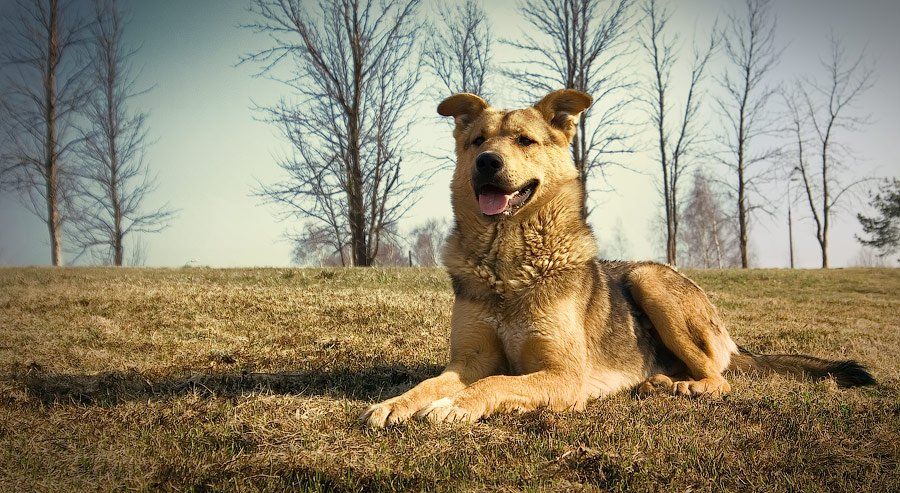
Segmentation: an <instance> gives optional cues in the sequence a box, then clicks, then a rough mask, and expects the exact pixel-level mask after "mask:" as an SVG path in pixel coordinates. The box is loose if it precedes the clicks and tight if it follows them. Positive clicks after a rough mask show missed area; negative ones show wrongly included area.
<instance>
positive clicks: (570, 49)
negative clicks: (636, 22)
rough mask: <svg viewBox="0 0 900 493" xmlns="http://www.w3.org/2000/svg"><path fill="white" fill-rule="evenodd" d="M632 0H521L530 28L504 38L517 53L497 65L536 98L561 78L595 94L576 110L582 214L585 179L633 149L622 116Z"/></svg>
mask: <svg viewBox="0 0 900 493" xmlns="http://www.w3.org/2000/svg"><path fill="white" fill-rule="evenodd" d="M631 4H632V0H524V1H523V2H522V3H521V5H520V7H519V10H520V11H521V12H522V14H523V15H524V17H525V20H526V21H527V22H528V23H529V24H531V25H532V26H533V27H534V30H535V31H536V35H531V34H525V35H524V36H523V38H522V39H521V40H519V41H514V40H505V41H504V43H505V44H507V45H509V46H511V47H513V48H515V49H516V50H519V51H520V52H521V53H523V56H522V58H521V59H520V60H519V61H517V62H515V64H514V65H513V68H510V69H507V70H504V71H503V73H504V74H505V75H506V76H507V77H508V78H510V79H511V80H513V81H515V82H516V83H518V84H520V85H522V86H524V89H525V91H526V92H527V93H528V95H529V96H530V97H531V98H532V99H535V100H536V99H537V98H539V97H541V96H543V95H544V94H547V93H548V92H550V91H552V90H556V89H559V88H560V86H561V87H563V88H566V89H577V90H579V91H582V92H586V93H588V94H590V95H592V96H593V98H594V102H593V104H592V105H591V108H590V109H589V110H587V111H584V112H582V113H581V116H580V118H579V121H578V134H577V135H576V137H575V139H574V140H573V141H572V157H573V158H574V161H575V166H576V167H577V168H578V171H579V172H580V174H581V186H582V190H583V192H584V193H583V195H584V200H585V202H584V204H583V207H582V210H583V214H584V215H585V216H587V215H588V213H589V211H588V208H587V202H586V201H587V195H588V190H589V187H588V181H589V179H590V178H591V175H592V174H593V173H594V172H599V173H600V174H601V175H602V174H604V173H605V172H606V171H607V169H608V168H609V167H610V166H613V165H616V164H618V161H617V159H616V158H617V157H618V156H620V155H622V154H628V153H632V152H634V148H633V147H632V146H631V144H630V141H629V139H630V138H631V137H632V136H633V135H634V131H633V130H632V127H633V126H632V125H630V124H629V123H628V122H627V121H625V120H624V118H623V115H624V114H625V109H626V108H627V107H628V106H629V105H630V103H631V102H632V101H633V99H634V98H633V97H632V96H631V94H630V89H632V88H633V86H634V84H633V83H632V82H631V81H630V80H629V78H628V77H627V76H626V74H627V73H628V71H627V70H628V67H627V56H628V55H629V54H630V52H631V38H630V28H631V26H632V18H633V15H632V13H631V11H632V9H631Z"/></svg>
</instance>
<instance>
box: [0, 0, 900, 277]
mask: <svg viewBox="0 0 900 493" xmlns="http://www.w3.org/2000/svg"><path fill="white" fill-rule="evenodd" d="M11 3H12V2H11V1H10V0H2V4H3V6H2V9H3V10H0V13H2V12H3V11H5V9H7V8H9V6H10V5H9V4H11ZM486 3H487V4H488V5H487V10H488V14H489V16H490V20H491V24H492V26H494V27H493V29H494V33H495V37H497V38H501V37H508V38H514V37H516V36H518V35H520V33H521V30H522V29H523V28H524V25H523V24H522V22H521V19H520V18H519V16H518V15H517V12H516V9H515V2H512V1H494V2H486ZM127 4H128V5H129V8H130V9H131V11H132V14H133V17H134V20H133V22H132V24H131V27H130V31H129V33H128V36H129V38H130V39H131V41H132V42H133V43H136V44H141V45H142V46H143V49H142V50H141V52H140V54H139V57H138V62H139V64H140V65H142V66H143V70H144V72H143V73H144V76H145V77H146V80H147V82H148V84H154V89H153V91H151V92H150V93H149V94H147V95H146V96H142V97H141V98H140V100H139V101H137V103H138V104H139V105H141V106H142V107H143V108H146V109H147V110H149V112H150V127H151V135H152V137H153V138H154V139H156V144H155V145H154V146H153V147H152V148H151V150H150V152H149V154H148V159H149V162H150V163H151V167H152V168H153V170H154V171H155V172H156V173H157V174H158V181H159V188H158V190H157V191H156V193H155V194H154V195H153V196H152V197H151V198H150V201H151V202H152V203H155V204H157V203H163V202H169V203H170V204H171V205H172V206H173V207H176V208H178V209H180V210H181V212H180V213H179V215H178V217H177V218H176V219H175V220H174V221H173V222H172V225H171V227H170V228H169V229H167V230H166V231H164V232H163V233H160V234H157V235H152V236H148V237H146V239H145V240H146V243H147V248H148V258H147V265H153V266H180V265H184V264H185V263H188V262H194V263H196V264H200V265H211V266H263V265H287V264H289V262H290V245H289V244H288V243H287V242H286V241H284V240H283V238H282V234H283V232H284V231H285V230H286V229H288V228H290V227H291V225H290V224H286V223H283V222H278V221H277V220H276V219H275V215H274V212H276V211H275V210H273V209H272V208H271V207H270V206H266V205H263V204H261V203H260V201H259V200H258V199H257V198H255V197H252V196H251V189H252V188H253V186H254V184H255V183H256V180H260V181H263V182H271V181H273V180H275V179H277V178H278V176H279V172H278V169H277V167H276V165H275V161H276V159H275V156H276V155H277V154H278V153H279V152H280V151H281V150H282V149H284V147H283V146H284V144H283V142H281V141H280V140H279V137H278V136H277V135H276V134H275V132H274V131H273V129H272V128H270V127H269V126H267V125H266V124H264V123H260V122H257V121H255V120H254V119H253V116H254V113H253V111H252V110H251V104H252V103H251V99H253V100H254V101H257V102H260V103H266V102H270V101H273V100H275V99H277V98H278V97H279V96H280V95H282V94H284V92H283V91H284V88H283V87H282V86H280V85H278V84H276V83H273V82H271V81H267V80H260V79H253V78H251V77H250V69H249V68H247V67H235V66H234V65H235V63H236V62H237V60H238V57H239V56H240V55H241V54H242V53H245V52H246V51H248V50H249V49H250V48H252V47H257V46H260V43H261V42H264V40H263V39H261V38H258V37H255V36H254V35H253V34H252V33H250V32H248V31H246V30H242V29H240V28H238V27H237V26H238V25H239V24H240V23H242V22H245V21H246V20H247V17H246V11H245V8H246V5H247V2H246V1H244V0H235V1H210V0H182V1H171V0H167V1H153V2H144V1H134V2H127ZM734 4H735V2H733V1H729V2H724V1H723V2H719V1H712V0H681V1H672V2H670V5H672V6H673V7H676V8H677V12H676V17H675V20H674V22H675V23H676V25H677V26H678V27H679V30H680V31H681V33H682V34H683V36H685V37H686V38H688V39H689V37H690V36H691V35H692V33H693V32H694V30H695V29H696V30H697V31H698V32H702V31H703V29H704V28H705V27H706V26H708V25H709V24H710V23H711V22H712V20H713V19H714V18H715V17H716V16H717V15H720V14H721V12H722V9H724V8H728V7H729V5H734ZM776 10H777V16H778V26H779V30H778V42H779V43H780V44H786V45H788V48H787V49H786V51H785V52H784V56H783V59H782V61H781V63H780V65H779V66H778V68H777V70H776V71H775V72H774V73H773V78H774V80H776V81H779V80H790V79H791V78H793V77H794V76H795V75H801V74H810V75H815V74H816V73H817V72H815V71H816V70H817V68H818V65H817V64H818V62H817V57H818V56H819V55H820V54H821V55H824V54H825V53H826V51H825V50H826V45H825V40H826V36H827V34H828V31H829V29H830V28H832V27H833V28H834V29H835V30H836V31H837V32H838V33H839V35H840V36H841V37H842V38H843V39H844V40H845V41H846V43H847V45H848V48H849V49H850V50H851V52H852V51H853V50H859V49H861V48H863V47H864V46H865V47H867V50H868V53H869V55H870V56H871V58H872V59H873V60H874V61H876V62H877V63H876V67H877V73H878V79H877V84H876V86H875V87H874V88H873V89H872V90H871V91H870V92H869V93H868V94H867V95H866V97H865V98H864V99H863V100H861V101H860V107H861V108H862V109H863V110H864V111H866V112H868V113H870V114H871V116H872V119H873V121H874V123H873V124H872V125H871V126H870V127H868V128H866V129H865V130H864V131H863V132H860V133H858V134H854V135H848V136H846V137H843V136H842V138H844V142H846V143H848V144H850V145H852V146H853V148H854V149H855V150H856V151H857V153H858V162H857V163H855V164H854V165H853V166H854V173H855V174H856V175H857V176H890V175H893V176H897V175H900V157H898V152H897V143H898V139H900V119H898V118H897V115H900V96H898V94H897V92H898V88H900V68H898V65H900V64H898V62H900V56H898V54H897V51H898V49H900V30H898V29H897V26H898V25H900V2H897V1H896V0H868V1H860V2H844V1H838V0H828V1H824V0H781V1H779V2H776ZM426 12H427V10H426ZM514 57H515V53H513V52H511V51H510V50H509V49H507V48H500V47H498V49H497V51H496V61H497V62H498V63H503V62H504V61H507V60H509V59H511V58H514ZM642 63H643V60H635V62H634V66H636V67H642V65H640V64H642ZM641 70H643V69H641ZM716 70H718V67H716ZM642 73H643V72H642ZM431 82H432V81H431V80H430V79H428V78H426V79H425V84H423V89H424V88H426V87H427V86H428V84H430V83H431ZM493 82H494V85H493V87H492V88H493V92H494V93H495V94H496V96H495V97H494V99H493V100H492V101H491V102H492V103H493V104H494V105H496V106H507V107H508V106H513V105H515V104H516V102H517V101H519V100H520V99H521V94H520V93H518V92H517V91H515V90H514V88H513V86H512V85H511V84H509V83H508V81H503V80H501V79H500V78H499V77H496V78H495V79H494V81H493ZM436 104H437V101H436V100H435V101H432V100H428V99H425V100H424V101H423V102H422V103H421V105H419V106H418V107H417V108H415V110H416V112H417V114H418V116H419V119H420V121H419V123H418V124H417V125H416V126H415V128H414V131H413V134H412V137H413V139H412V143H413V147H414V148H415V149H418V150H425V151H428V152H430V153H435V152H438V151H436V150H435V149H434V145H435V144H434V143H441V144H439V145H438V147H440V148H442V149H445V150H446V149H449V143H450V126H449V125H448V124H447V123H444V122H441V121H440V120H439V119H438V118H437V117H436V116H434V108H435V106H436ZM626 164H628V165H629V166H630V167H631V168H633V169H635V170H637V171H638V172H637V173H635V172H625V171H621V172H614V173H612V174H611V175H610V176H609V180H610V183H609V184H610V185H612V186H614V187H615V189H616V191H615V192H612V193H605V194H600V195H596V196H595V197H594V198H595V199H596V201H597V203H598V206H597V207H596V208H595V211H594V213H593V215H592V217H591V220H592V223H593V224H594V226H595V231H596V233H597V235H598V237H599V238H600V241H601V243H602V242H603V241H604V238H605V237H606V236H607V235H608V233H610V231H611V229H612V228H613V226H614V225H615V224H616V222H617V220H619V219H621V222H622V224H623V225H624V232H625V234H626V236H627V238H628V242H629V245H630V248H631V251H632V255H631V257H632V258H654V257H655V256H656V251H655V249H654V248H653V246H652V245H651V242H650V237H651V234H652V231H651V224H652V220H653V217H655V215H656V214H657V213H658V206H657V205H656V204H658V199H657V198H656V191H655V186H654V184H653V181H652V177H651V176H652V174H653V173H655V172H656V168H655V163H654V162H653V160H652V154H650V153H648V152H642V153H638V154H636V155H634V156H632V157H630V158H629V159H628V161H627V163H626ZM432 165H433V163H424V162H423V163H421V169H426V168H430V167H431V166H432ZM414 167H415V165H412V164H411V165H410V167H409V168H408V169H407V172H408V173H417V172H419V171H421V170H420V169H418V168H416V169H413V168H414ZM448 179H449V172H442V173H439V174H438V175H436V176H435V177H434V179H433V180H432V182H431V184H430V185H429V186H428V188H427V189H426V190H425V191H424V192H423V194H422V200H421V201H420V202H419V203H418V205H417V206H416V207H415V208H414V210H413V211H412V213H411V214H410V216H409V217H408V218H407V220H406V221H405V223H404V226H405V229H408V228H409V227H411V226H413V225H415V224H417V223H419V222H422V221H424V220H425V219H427V218H429V217H449V214H450V208H449V203H448V198H449V193H448ZM774 186H775V187H780V188H783V187H784V185H783V184H776V185H774ZM776 190H777V188H776ZM772 195H773V197H776V196H779V195H783V192H782V193H781V194H779V193H778V192H776V191H774V190H773V192H772ZM856 208H857V207H856V206H851V207H850V209H853V210H855V209H856ZM799 215H801V216H802V217H803V218H806V217H808V215H807V214H803V213H802V212H801V213H800V214H799ZM755 219H756V220H755V223H754V228H753V230H752V233H751V241H752V243H753V246H754V251H755V257H756V262H755V265H757V266H772V267H780V266H785V265H786V264H787V258H788V254H787V233H786V225H785V221H786V220H785V218H784V217H783V216H782V215H777V216H775V217H772V218H769V217H757V218H755ZM857 230H858V224H857V222H856V219H855V217H854V216H853V214H850V213H846V214H843V215H842V216H840V217H839V218H838V219H837V221H836V224H835V225H834V228H833V230H832V232H831V241H832V251H831V256H832V259H833V264H834V265H835V266H841V265H845V264H847V263H848V262H852V261H853V260H854V258H855V257H856V255H857V253H858V250H859V248H858V244H857V243H856V241H855V240H854V239H853V234H854V233H855V232H857ZM812 232H813V229H812V224H811V222H810V221H808V220H803V221H801V222H800V223H799V224H797V225H796V226H795V241H796V252H797V258H798V264H799V265H801V266H816V265H817V264H818V262H819V260H818V259H819V254H818V250H817V246H816V244H815V240H814V238H813V236H812V234H813V233H812ZM48 263H49V247H48V240H47V233H46V228H45V226H44V225H43V224H42V223H41V222H40V221H39V220H38V219H37V218H36V217H34V216H31V215H30V214H28V213H27V212H26V211H25V210H24V209H23V208H22V207H21V206H19V205H18V203H17V202H16V200H15V198H14V197H12V196H10V195H9V194H8V193H4V194H3V195H2V196H0V264H9V265H29V264H40V265H44V264H48Z"/></svg>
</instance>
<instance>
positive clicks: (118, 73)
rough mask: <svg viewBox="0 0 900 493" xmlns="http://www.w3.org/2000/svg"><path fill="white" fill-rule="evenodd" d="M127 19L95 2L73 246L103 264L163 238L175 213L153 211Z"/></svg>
mask: <svg viewBox="0 0 900 493" xmlns="http://www.w3.org/2000/svg"><path fill="white" fill-rule="evenodd" d="M126 24H127V23H126V20H125V19H124V17H123V12H122V9H121V7H120V5H119V2H118V1H117V0H95V1H94V19H93V22H92V23H91V35H90V46H91V55H92V56H91V64H90V70H89V74H90V77H89V79H90V84H91V89H92V93H91V97H90V98H89V99H88V100H87V102H86V104H85V109H84V117H85V120H86V122H87V128H86V130H85V132H84V135H83V138H82V139H81V142H80V145H79V146H78V147H77V153H78V157H79V158H80V163H79V167H78V171H77V173H78V178H79V180H78V187H77V190H78V196H77V200H76V203H77V207H76V210H77V214H75V215H74V217H73V221H72V225H73V230H74V231H73V233H72V241H73V244H74V246H75V247H76V248H77V249H78V252H79V256H80V255H82V254H85V253H89V254H91V255H93V256H94V258H96V259H97V260H99V261H101V262H103V263H111V264H112V265H116V266H121V265H123V264H124V263H125V262H126V259H125V252H126V243H127V242H128V239H129V238H130V237H131V236H132V235H136V234H139V233H142V234H149V233H158V232H160V231H162V230H163V229H165V228H166V227H167V226H168V224H169V221H170V220H171V219H172V217H173V215H174V211H172V210H170V209H168V207H161V208H158V209H149V210H148V209H147V207H146V199H147V196H148V194H150V193H151V192H152V191H153V190H154V189H155V188H156V184H155V180H154V178H153V176H152V175H151V174H150V170H149V169H148V166H147V162H146V160H145V155H146V150H147V145H148V141H147V114H146V113H143V112H132V111H131V108H130V105H131V103H132V101H133V99H134V98H135V97H137V96H138V95H140V94H142V93H143V92H145V91H142V90H140V89H138V88H137V79H138V75H139V74H138V73H137V71H135V69H134V67H133V65H132V59H133V57H134V55H135V53H136V52H137V50H136V49H133V48H130V47H128V46H127V45H126V44H125V40H124V33H125V27H126Z"/></svg>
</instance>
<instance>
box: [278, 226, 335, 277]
mask: <svg viewBox="0 0 900 493" xmlns="http://www.w3.org/2000/svg"><path fill="white" fill-rule="evenodd" d="M288 240H290V241H291V242H292V243H293V249H292V250H291V261H292V262H293V263H295V264H297V265H313V266H329V267H339V266H340V267H343V266H345V265H346V259H347V257H348V256H349V253H350V252H349V251H348V250H349V246H348V245H344V246H343V247H342V248H337V249H336V248H335V245H334V238H333V237H332V236H331V234H329V231H328V230H327V229H324V228H319V227H317V226H316V225H309V224H307V225H306V227H305V228H304V229H303V230H302V231H301V232H300V233H298V234H292V235H288Z"/></svg>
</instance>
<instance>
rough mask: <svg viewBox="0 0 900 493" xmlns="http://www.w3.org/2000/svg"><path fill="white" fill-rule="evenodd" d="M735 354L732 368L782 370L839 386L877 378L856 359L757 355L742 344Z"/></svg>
mask: <svg viewBox="0 0 900 493" xmlns="http://www.w3.org/2000/svg"><path fill="white" fill-rule="evenodd" d="M738 350H739V352H738V353H735V354H732V355H731V364H729V365H728V370H730V371H738V372H747V373H754V372H756V373H778V374H781V375H789V376H792V377H795V378H800V379H803V378H810V379H814V380H821V379H824V378H828V377H829V376H830V377H831V378H834V380H835V382H837V384H838V386H839V387H859V386H863V385H874V384H875V378H874V377H873V376H872V374H871V373H869V371H868V370H867V369H866V367H864V366H863V365H861V364H859V363H858V362H856V361H853V360H841V361H837V360H828V359H822V358H816V357H815V356H807V355H804V354H754V353H752V352H750V351H748V350H747V349H744V348H742V347H738Z"/></svg>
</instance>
